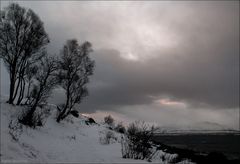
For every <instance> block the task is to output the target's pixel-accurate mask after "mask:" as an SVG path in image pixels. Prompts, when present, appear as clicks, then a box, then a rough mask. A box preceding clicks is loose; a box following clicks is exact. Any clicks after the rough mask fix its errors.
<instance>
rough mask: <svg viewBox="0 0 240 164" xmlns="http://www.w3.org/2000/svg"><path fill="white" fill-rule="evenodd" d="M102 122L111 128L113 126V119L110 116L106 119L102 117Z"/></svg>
mask: <svg viewBox="0 0 240 164" xmlns="http://www.w3.org/2000/svg"><path fill="white" fill-rule="evenodd" d="M104 122H105V123H106V124H108V125H110V126H113V124H114V119H113V118H112V116H111V115H108V116H106V117H104Z"/></svg>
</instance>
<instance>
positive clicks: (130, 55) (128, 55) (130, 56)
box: [122, 52, 139, 61]
mask: <svg viewBox="0 0 240 164" xmlns="http://www.w3.org/2000/svg"><path fill="white" fill-rule="evenodd" d="M122 57H123V58H124V59H127V60H130V61H138V60H139V56H137V55H135V54H133V53H131V52H128V53H125V54H123V55H122Z"/></svg>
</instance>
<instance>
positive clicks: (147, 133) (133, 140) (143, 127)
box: [121, 121, 157, 159]
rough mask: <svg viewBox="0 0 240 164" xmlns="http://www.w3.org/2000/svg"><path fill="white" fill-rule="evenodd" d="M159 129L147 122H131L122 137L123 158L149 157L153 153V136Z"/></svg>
mask: <svg viewBox="0 0 240 164" xmlns="http://www.w3.org/2000/svg"><path fill="white" fill-rule="evenodd" d="M155 130H157V129H156V128H155V127H154V126H149V125H147V124H146V123H145V122H140V121H135V122H134V123H131V124H130V125H129V127H128V129H127V131H126V134H125V136H123V137H122V142H121V143H122V156H123V158H133V159H147V158H148V157H149V156H150V155H151V148H152V138H153V134H154V132H155Z"/></svg>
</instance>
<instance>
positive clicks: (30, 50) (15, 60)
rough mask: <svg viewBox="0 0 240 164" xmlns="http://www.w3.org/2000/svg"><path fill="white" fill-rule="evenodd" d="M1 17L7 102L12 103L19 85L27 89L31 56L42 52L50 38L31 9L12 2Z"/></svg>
mask: <svg viewBox="0 0 240 164" xmlns="http://www.w3.org/2000/svg"><path fill="white" fill-rule="evenodd" d="M0 19H1V21H0V34H1V35H0V58H2V59H3V61H4V64H5V66H6V68H7V70H8V72H9V77H10V92H9V99H8V103H9V104H13V103H14V99H15V98H16V95H17V93H18V90H19V87H20V88H21V89H20V90H22V92H23V91H24V88H25V81H23V80H24V78H23V77H24V75H25V73H26V71H25V68H26V67H27V66H28V65H29V60H30V59H31V58H32V57H33V56H34V55H35V56H36V57H37V56H38V55H39V54H38V52H39V51H41V50H42V49H43V47H44V45H46V44H47V43H48V42H49V39H48V36H47V33H46V32H45V30H44V27H43V22H42V21H41V20H40V18H39V17H38V16H37V15H36V14H35V13H34V12H33V11H32V10H31V9H26V8H23V7H21V6H19V5H18V4H16V3H12V4H10V5H9V6H8V7H7V8H5V9H4V10H3V11H1V18H0ZM32 61H34V60H32ZM22 92H21V93H20V94H19V95H20V98H19V101H20V99H22V96H23V93H22Z"/></svg>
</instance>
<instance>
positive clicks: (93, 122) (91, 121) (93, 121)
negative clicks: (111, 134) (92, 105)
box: [88, 117, 96, 124]
mask: <svg viewBox="0 0 240 164" xmlns="http://www.w3.org/2000/svg"><path fill="white" fill-rule="evenodd" d="M88 122H89V123H90V124H96V122H95V120H94V119H93V118H91V117H90V118H88Z"/></svg>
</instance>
